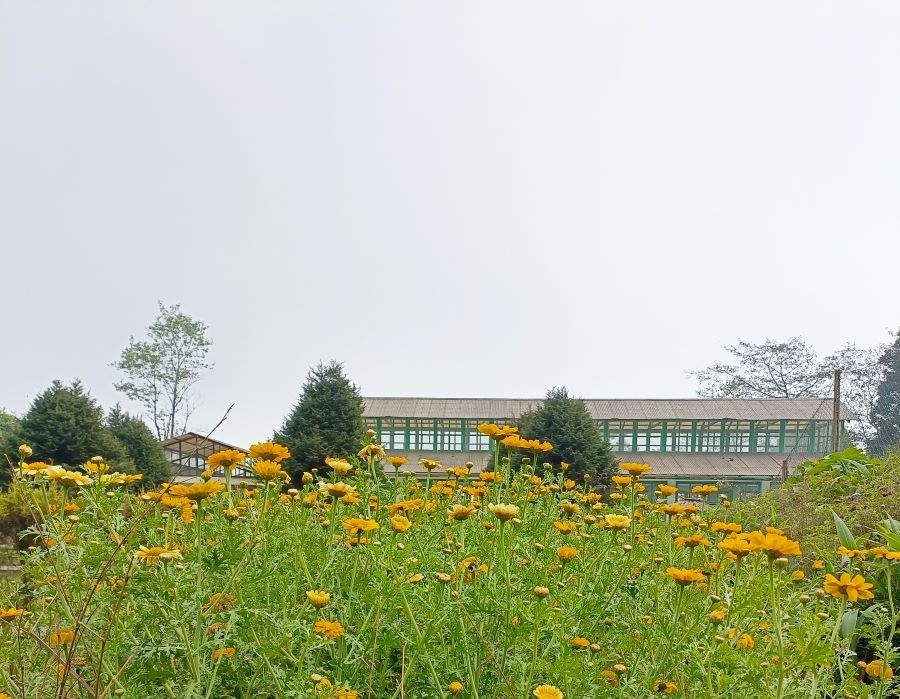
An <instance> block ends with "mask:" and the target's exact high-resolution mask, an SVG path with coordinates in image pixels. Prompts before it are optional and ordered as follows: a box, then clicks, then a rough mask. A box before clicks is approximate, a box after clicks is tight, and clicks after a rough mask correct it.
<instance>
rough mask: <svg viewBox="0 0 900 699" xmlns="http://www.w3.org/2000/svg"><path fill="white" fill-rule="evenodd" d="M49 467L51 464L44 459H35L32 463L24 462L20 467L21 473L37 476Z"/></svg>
mask: <svg viewBox="0 0 900 699" xmlns="http://www.w3.org/2000/svg"><path fill="white" fill-rule="evenodd" d="M48 468H50V464H45V463H44V462H43V461H35V462H33V463H30V464H22V466H21V467H20V468H19V473H21V474H22V475H23V476H37V475H39V474H40V473H41V472H42V471H46V470H47V469H48Z"/></svg>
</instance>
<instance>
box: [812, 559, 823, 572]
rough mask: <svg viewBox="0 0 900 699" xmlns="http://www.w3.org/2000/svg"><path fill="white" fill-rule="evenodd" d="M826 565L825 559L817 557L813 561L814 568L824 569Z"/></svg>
mask: <svg viewBox="0 0 900 699" xmlns="http://www.w3.org/2000/svg"><path fill="white" fill-rule="evenodd" d="M824 567H825V561H823V560H822V559H821V558H817V559H816V560H814V561H813V562H812V569H813V570H822V569H823V568H824Z"/></svg>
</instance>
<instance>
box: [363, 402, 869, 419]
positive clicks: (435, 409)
mask: <svg viewBox="0 0 900 699" xmlns="http://www.w3.org/2000/svg"><path fill="white" fill-rule="evenodd" d="M363 400H364V401H365V414H366V416H367V417H415V418H429V417H430V418H476V419H487V418H491V419H496V420H499V419H514V418H517V417H519V416H520V415H521V414H522V413H525V412H528V411H529V410H531V409H533V408H536V407H538V406H540V404H541V403H542V401H541V399H539V398H364V399H363ZM584 403H585V405H586V406H587V409H588V412H589V413H590V414H591V417H593V418H594V419H595V420H665V419H669V420H671V419H680V420H721V419H725V418H732V419H740V420H830V419H831V406H832V401H831V399H830V398H763V399H744V398H659V399H656V398H653V399H647V398H637V399H627V398H625V399H603V398H601V399H585V400H584ZM841 417H842V419H844V420H852V419H853V417H854V415H853V412H852V411H851V410H850V409H849V408H848V407H847V406H846V405H841Z"/></svg>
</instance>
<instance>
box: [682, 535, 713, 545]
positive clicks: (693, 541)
mask: <svg viewBox="0 0 900 699" xmlns="http://www.w3.org/2000/svg"><path fill="white" fill-rule="evenodd" d="M675 545H676V546H687V547H688V548H694V547H695V546H712V542H711V541H710V540H709V539H706V538H705V537H704V536H703V534H692V535H691V536H678V537H675Z"/></svg>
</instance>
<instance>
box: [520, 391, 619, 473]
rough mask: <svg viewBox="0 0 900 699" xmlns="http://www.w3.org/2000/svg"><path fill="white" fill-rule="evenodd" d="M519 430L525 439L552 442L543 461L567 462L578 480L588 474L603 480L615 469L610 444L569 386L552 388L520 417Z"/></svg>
mask: <svg viewBox="0 0 900 699" xmlns="http://www.w3.org/2000/svg"><path fill="white" fill-rule="evenodd" d="M518 422H519V430H520V432H521V433H522V435H523V436H524V437H526V438H527V439H544V440H548V441H550V442H552V444H553V451H551V452H548V453H547V454H544V455H543V456H542V457H541V460H542V461H543V462H548V463H552V464H553V465H554V466H559V465H560V464H561V463H562V462H566V463H568V464H569V465H570V466H569V471H568V475H569V477H570V478H573V479H575V480H576V481H579V480H581V479H583V477H584V475H585V474H590V477H591V480H592V482H594V483H602V482H605V481H606V480H607V479H608V478H609V476H610V475H612V474H613V473H615V471H616V460H615V458H614V457H613V455H612V452H611V451H610V448H609V444H607V443H606V441H605V440H604V439H603V435H601V434H600V431H599V430H598V429H597V425H596V424H595V423H594V419H593V418H592V417H591V415H590V413H588V410H587V408H586V407H585V405H584V401H582V400H580V399H578V398H573V397H571V396H570V395H569V393H568V390H567V389H566V388H565V386H563V387H562V388H555V387H554V388H552V389H550V390H549V391H548V392H547V397H546V398H545V399H544V402H543V404H542V405H541V407H540V408H537V409H536V410H533V411H531V412H528V413H525V414H524V415H522V417H521V418H520V419H519V421H518Z"/></svg>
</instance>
